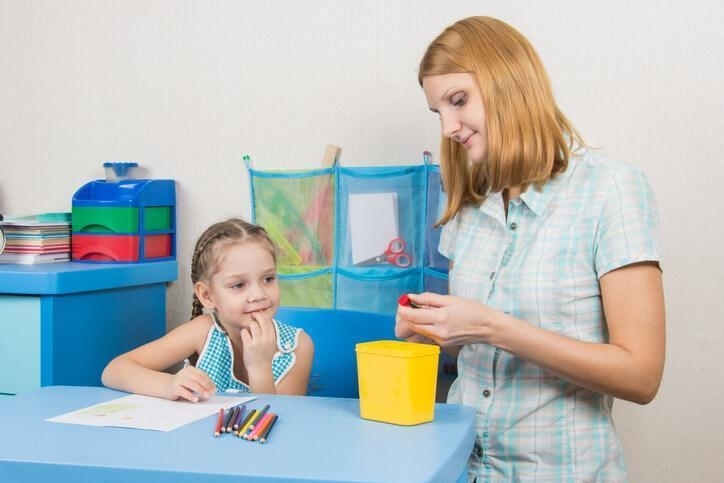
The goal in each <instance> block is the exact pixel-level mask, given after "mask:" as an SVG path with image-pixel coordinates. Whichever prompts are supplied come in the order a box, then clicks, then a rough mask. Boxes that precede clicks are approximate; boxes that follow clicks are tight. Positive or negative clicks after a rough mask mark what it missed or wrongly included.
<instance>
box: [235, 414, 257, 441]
mask: <svg viewBox="0 0 724 483" xmlns="http://www.w3.org/2000/svg"><path fill="white" fill-rule="evenodd" d="M258 412H259V410H258V409H252V410H251V411H249V414H247V415H246V418H244V421H243V422H242V423H241V425H240V426H239V433H238V435H239V437H240V438H241V437H243V436H244V433H245V432H246V430H247V428H248V427H249V425H250V424H251V422H252V420H253V419H254V415H255V414H256V413H258Z"/></svg>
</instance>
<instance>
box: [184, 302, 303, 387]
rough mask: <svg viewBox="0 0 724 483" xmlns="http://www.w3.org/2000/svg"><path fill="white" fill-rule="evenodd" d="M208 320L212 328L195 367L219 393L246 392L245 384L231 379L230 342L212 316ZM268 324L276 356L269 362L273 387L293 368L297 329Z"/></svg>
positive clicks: (232, 358) (232, 353) (234, 377)
mask: <svg viewBox="0 0 724 483" xmlns="http://www.w3.org/2000/svg"><path fill="white" fill-rule="evenodd" d="M212 318H214V324H212V326H211V328H209V332H208V334H207V336H206V342H205V343H204V348H203V349H202V350H201V354H200V355H199V359H198V361H197V362H196V367H198V368H199V369H201V370H202V371H204V372H206V374H208V375H209V378H211V380H212V381H214V384H216V390H217V391H219V392H224V391H226V390H235V391H239V392H249V386H248V384H246V383H245V382H243V381H240V380H239V379H237V378H236V376H235V375H234V349H233V348H232V346H231V340H230V339H229V337H228V336H227V335H226V332H225V331H224V329H223V328H222V327H221V325H220V324H219V323H218V322H217V321H216V319H215V315H212ZM272 321H273V322H274V327H275V328H276V333H277V352H276V353H275V354H274V356H273V358H272V375H273V376H274V385H275V386H276V385H277V384H279V381H280V380H281V379H282V378H283V377H284V376H285V375H286V374H287V373H288V372H289V371H290V370H291V369H292V367H294V363H295V362H296V360H297V359H296V355H295V354H294V351H295V350H296V348H297V345H298V344H299V333H300V332H301V329H298V328H296V327H292V326H290V325H286V324H283V323H281V322H279V321H277V320H275V319H273V320H272Z"/></svg>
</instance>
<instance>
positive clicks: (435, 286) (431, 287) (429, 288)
mask: <svg viewBox="0 0 724 483" xmlns="http://www.w3.org/2000/svg"><path fill="white" fill-rule="evenodd" d="M424 274H425V275H424V280H425V282H424V284H425V286H424V288H423V290H424V291H425V292H433V293H439V294H442V295H447V294H448V291H449V290H448V276H447V272H441V271H438V270H433V269H431V268H427V267H426V268H425V269H424Z"/></svg>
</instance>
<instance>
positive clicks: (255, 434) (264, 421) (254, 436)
mask: <svg viewBox="0 0 724 483" xmlns="http://www.w3.org/2000/svg"><path fill="white" fill-rule="evenodd" d="M271 419H272V413H266V414H265V415H264V417H263V418H261V421H259V424H257V425H256V427H255V428H254V430H253V431H252V432H251V434H250V435H249V439H250V440H253V441H258V440H259V436H261V434H262V433H263V432H264V430H265V429H266V427H267V426H268V425H269V422H270V421H271Z"/></svg>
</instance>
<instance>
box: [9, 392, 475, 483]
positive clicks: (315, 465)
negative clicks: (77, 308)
mask: <svg viewBox="0 0 724 483" xmlns="http://www.w3.org/2000/svg"><path fill="white" fill-rule="evenodd" d="M123 395H125V393H122V392H117V391H113V390H110V389H106V388H100V387H80V386H77V387H76V386H48V387H43V388H41V389H39V390H37V391H31V392H28V393H23V394H19V395H17V396H8V397H4V398H0V428H2V436H3V437H2V438H0V475H1V478H2V481H3V482H5V483H15V482H23V483H27V482H30V481H72V482H77V483H80V482H94V483H95V482H103V483H114V482H128V481H131V482H134V483H156V482H173V483H183V482H203V481H209V482H213V483H221V482H230V481H234V482H239V481H243V482H245V483H248V482H274V483H282V482H302V481H303V482H306V483H314V482H320V483H321V482H325V483H330V482H360V483H362V482H365V483H372V482H374V483H382V482H389V483H412V482H435V483H452V482H454V481H456V479H457V478H458V477H459V476H460V475H461V472H462V471H463V470H464V467H465V464H466V462H467V459H468V455H469V454H470V451H471V449H472V447H473V443H474V438H475V436H474V430H473V412H474V411H473V408H470V407H467V406H461V405H446V404H437V405H436V406H435V420H434V421H433V422H430V423H425V424H420V425H417V426H396V425H392V424H386V423H380V422H375V421H367V420H364V419H361V418H360V417H359V400H358V399H353V398H323V397H310V396H269V395H260V396H259V397H258V399H256V400H254V401H252V402H251V403H249V405H251V406H252V407H261V406H263V405H264V404H269V405H270V406H271V409H270V410H271V411H273V412H274V413H276V414H278V415H279V419H278V421H277V423H276V425H275V426H274V430H273V431H272V433H271V434H270V437H269V440H268V441H267V443H266V444H259V443H255V442H247V441H244V440H242V439H240V438H238V437H234V436H233V435H222V436H221V437H218V438H215V437H214V436H213V430H214V421H215V416H209V417H207V418H204V419H201V420H199V421H196V422H193V423H190V424H188V425H185V426H182V427H181V428H179V429H176V430H175V431H170V432H159V431H146V430H136V429H124V428H110V427H94V426H81V425H74V424H62V423H51V422H46V421H44V420H45V419H47V418H49V417H53V416H58V415H60V414H64V413H66V412H70V411H74V410H77V409H81V408H84V407H87V406H90V405H93V404H97V403H100V402H105V401H108V400H111V399H115V398H118V397H121V396H123Z"/></svg>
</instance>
